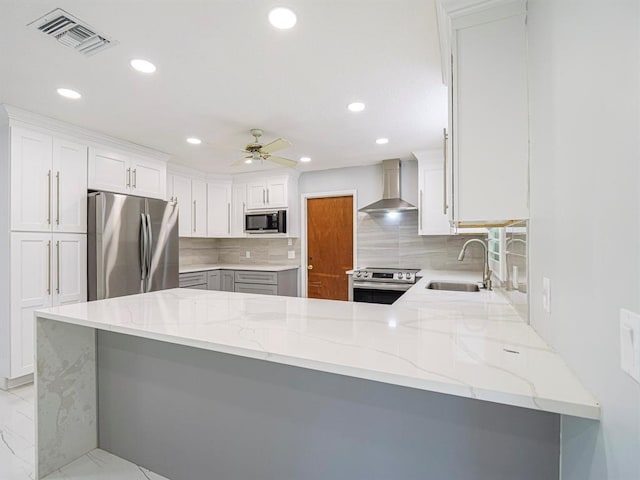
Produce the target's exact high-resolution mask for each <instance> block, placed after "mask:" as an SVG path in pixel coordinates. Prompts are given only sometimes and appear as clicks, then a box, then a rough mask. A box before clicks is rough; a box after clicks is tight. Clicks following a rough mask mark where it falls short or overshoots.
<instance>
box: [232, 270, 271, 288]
mask: <svg viewBox="0 0 640 480" xmlns="http://www.w3.org/2000/svg"><path fill="white" fill-rule="evenodd" d="M235 280H236V282H239V283H262V284H265V285H277V284H278V272H255V271H239V272H236V277H235Z"/></svg>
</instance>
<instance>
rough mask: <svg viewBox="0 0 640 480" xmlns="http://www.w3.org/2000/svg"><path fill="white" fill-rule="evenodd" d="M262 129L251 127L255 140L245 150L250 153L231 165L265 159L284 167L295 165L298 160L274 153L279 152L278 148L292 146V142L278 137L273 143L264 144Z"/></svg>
mask: <svg viewBox="0 0 640 480" xmlns="http://www.w3.org/2000/svg"><path fill="white" fill-rule="evenodd" d="M262 133H263V132H262V130H260V129H259V128H253V129H251V135H253V137H254V141H253V142H252V143H249V144H248V145H247V146H246V147H244V150H242V151H243V152H244V153H248V154H249V155H248V156H246V157H244V158H241V159H239V160H236V161H235V162H233V163H232V164H231V166H234V167H235V166H238V165H244V164H251V163H253V162H255V161H258V160H259V161H264V160H268V161H270V162H273V163H277V164H278V165H282V166H283V167H295V166H296V165H297V164H298V162H296V161H295V160H290V159H288V158H284V157H277V156H275V155H272V153H273V152H277V151H278V150H282V149H283V148H287V147H290V146H291V142H289V141H288V140H285V139H284V138H277V139H275V140H274V141H273V142H271V143H267V144H266V145H262V144H261V143H260V137H261V136H262Z"/></svg>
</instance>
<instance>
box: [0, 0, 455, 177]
mask: <svg viewBox="0 0 640 480" xmlns="http://www.w3.org/2000/svg"><path fill="white" fill-rule="evenodd" d="M277 5H282V4H281V3H280V2H278V0H275V1H270V0H217V1H214V0H200V1H195V0H100V1H98V0H57V1H49V0H40V1H16V0H0V45H2V54H1V55H0V102H3V103H9V104H12V105H15V106H18V107H21V108H24V109H27V110H31V111H34V112H37V113H41V114H44V115H48V116H51V117H54V118H57V119H60V120H64V121H68V122H70V123H73V124H77V125H81V126H83V127H86V128H90V129H94V130H97V131H100V132H104V133H107V134H109V135H113V136H115V137H118V138H123V139H127V140H130V141H132V142H135V143H138V144H142V145H146V146H149V147H152V148H155V149H157V150H161V151H164V152H167V153H169V154H171V155H172V156H173V158H174V160H173V161H175V162H176V163H181V164H184V165H188V166H191V167H194V168H198V169H201V170H204V171H207V172H220V173H223V172H232V171H238V170H235V169H233V168H231V167H229V163H231V161H233V160H236V159H237V158H239V157H240V156H241V154H235V153H234V152H233V151H232V150H230V149H229V148H225V147H243V146H244V145H245V144H246V143H247V142H248V141H250V140H251V138H252V137H251V136H250V135H249V129H250V128H254V127H257V128H262V129H264V131H265V136H264V137H263V140H265V141H266V142H268V141H270V140H271V139H273V138H276V137H278V136H282V137H284V138H286V139H288V140H290V141H291V142H292V143H293V147H291V148H289V149H287V150H282V151H281V152H279V153H280V154H281V155H282V156H285V157H290V158H293V159H298V158H299V157H300V156H310V157H311V158H312V159H313V161H312V162H311V163H309V164H301V165H300V166H299V167H298V168H300V170H303V171H306V170H317V169H326V168H336V167H342V166H352V165H364V164H370V163H376V162H379V161H380V160H383V159H385V158H394V157H400V158H408V157H409V155H410V152H411V151H415V150H421V149H426V148H435V147H437V146H439V145H440V142H441V135H442V128H443V127H444V126H445V124H446V109H447V105H446V88H445V87H444V86H443V85H442V81H441V73H440V56H439V49H438V34H437V24H436V18H435V7H434V2H433V0H287V3H286V5H287V6H289V7H290V8H292V9H293V10H294V11H295V12H296V13H297V15H298V23H297V25H296V26H295V27H294V28H293V29H292V30H288V31H281V30H276V29H274V28H273V27H272V26H271V25H270V24H269V23H268V21H267V14H268V12H269V10H270V9H271V8H272V7H273V6H277ZM57 7H60V8H62V9H64V10H66V11H67V12H69V13H71V14H72V15H74V16H76V17H78V18H80V19H81V20H83V21H85V22H87V23H88V24H89V25H91V26H92V27H94V28H95V29H96V30H98V31H99V32H102V33H104V34H106V35H107V36H110V37H111V38H114V39H116V40H117V41H119V44H118V45H117V46H115V47H113V48H110V49H108V50H105V51H103V52H101V53H99V54H97V55H95V56H93V57H88V58H87V57H84V56H82V55H80V54H78V53H76V52H75V51H73V50H71V49H69V48H66V47H64V46H62V45H60V44H58V43H57V42H55V41H53V40H52V39H50V38H48V37H46V36H45V35H44V34H42V33H40V32H38V31H37V30H34V29H32V28H28V27H26V25H27V23H29V22H31V21H33V20H35V19H36V18H38V17H40V16H42V15H44V14H45V13H48V12H49V11H51V10H53V9H54V8H57ZM136 57H141V58H147V59H149V60H151V61H152V62H154V63H155V64H156V66H157V67H158V70H157V72H156V73H155V74H154V75H151V76H148V75H142V74H139V73H137V72H135V71H133V70H132V69H131V68H130V67H129V64H128V62H129V60H130V59H131V58H136ZM60 86H66V87H69V88H73V89H76V90H78V91H79V92H81V93H82V95H83V98H82V99H81V100H79V101H71V100H67V99H64V98H62V97H59V96H58V95H57V94H56V92H55V90H56V88H58V87H60ZM356 100H357V101H363V102H365V103H366V105H367V109H366V110H365V111H364V112H362V113H358V114H354V113H351V112H349V111H348V110H347V109H346V105H347V104H348V103H349V102H351V101H356ZM187 136H197V137H200V138H202V140H203V141H204V142H205V143H203V144H202V145H200V146H191V145H188V144H187V143H186V142H185V138H186V137H187ZM378 137H388V138H389V143H388V144H387V145H383V146H379V145H376V143H375V139H376V138H378ZM243 168H244V167H243ZM253 168H259V167H258V166H254V167H253Z"/></svg>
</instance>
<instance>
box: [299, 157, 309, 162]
mask: <svg viewBox="0 0 640 480" xmlns="http://www.w3.org/2000/svg"><path fill="white" fill-rule="evenodd" d="M300 161H301V162H304V163H307V162H310V161H311V157H300Z"/></svg>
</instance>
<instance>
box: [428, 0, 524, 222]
mask: <svg viewBox="0 0 640 480" xmlns="http://www.w3.org/2000/svg"><path fill="white" fill-rule="evenodd" d="M440 3H441V5H442V7H443V8H441V9H440V10H439V17H443V16H444V17H445V18H444V19H443V18H439V21H440V24H441V30H442V31H448V32H449V37H448V38H447V39H446V40H447V41H443V42H442V44H443V46H445V47H448V48H449V49H450V50H447V49H445V51H444V52H443V56H444V58H449V59H450V61H451V62H450V69H449V74H450V77H449V78H447V79H446V80H447V83H448V84H449V92H450V101H449V109H450V111H449V132H450V135H449V142H450V146H449V148H448V149H447V151H448V153H449V159H450V165H449V167H448V168H447V169H446V174H447V182H448V186H449V187H450V191H449V196H450V198H449V205H448V206H449V212H448V213H449V215H450V220H451V222H452V224H453V225H454V226H458V227H464V226H471V225H489V224H504V223H508V222H509V221H510V220H516V219H526V218H528V217H529V207H528V198H529V187H528V185H529V173H528V171H529V152H528V149H529V144H528V143H529V142H528V140H529V136H528V98H527V47H526V46H527V34H526V11H525V8H526V5H525V2H524V1H522V0H507V1H504V0H501V1H489V2H486V1H483V2H479V1H469V2H467V3H468V4H469V5H468V8H460V5H459V2H457V3H456V2H452V1H450V0H441V2H440ZM448 5H451V12H450V13H447V6H448ZM443 20H445V21H443ZM443 25H445V26H444V27H443ZM447 44H448V45H447Z"/></svg>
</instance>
